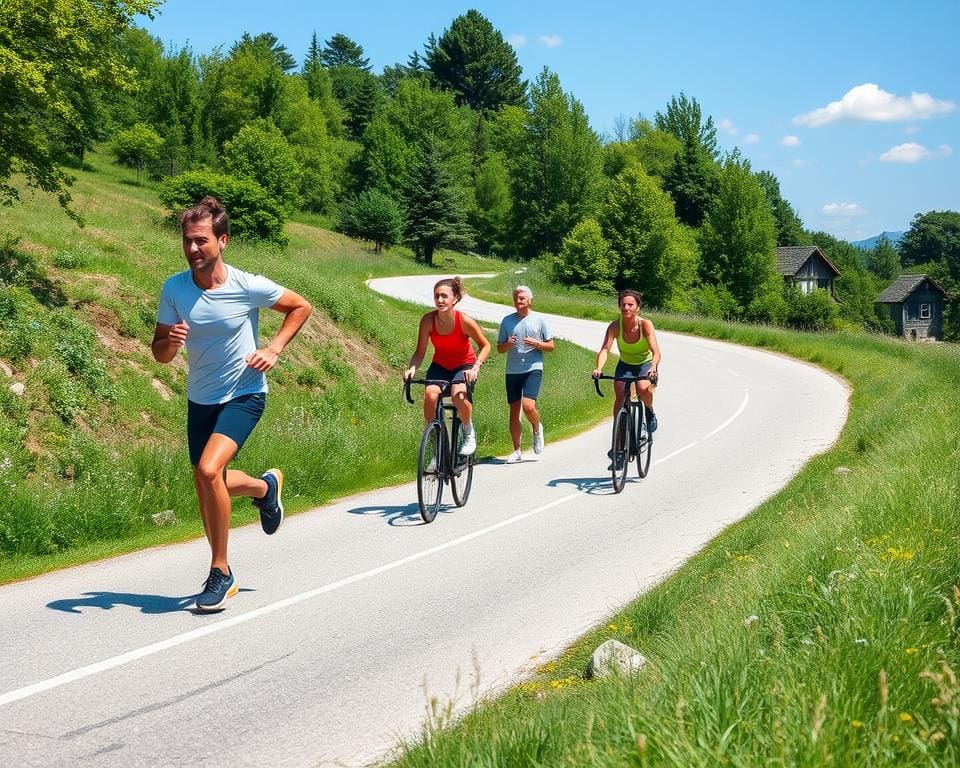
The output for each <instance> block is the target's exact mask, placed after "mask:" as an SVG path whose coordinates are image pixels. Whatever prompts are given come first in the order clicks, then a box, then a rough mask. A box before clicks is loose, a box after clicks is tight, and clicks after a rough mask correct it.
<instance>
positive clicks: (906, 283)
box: [876, 275, 947, 341]
mask: <svg viewBox="0 0 960 768" xmlns="http://www.w3.org/2000/svg"><path fill="white" fill-rule="evenodd" d="M946 300H947V292H946V291H945V290H943V288H941V287H940V286H939V285H937V284H936V283H935V282H934V281H933V280H931V279H930V278H929V277H927V276H926V275H900V277H898V278H897V279H896V280H894V281H893V282H892V283H890V285H889V286H888V287H887V289H886V290H885V291H884V292H883V293H881V294H880V295H879V296H877V298H876V303H877V304H885V305H886V308H887V311H888V312H889V313H890V319H891V320H893V324H894V326H895V327H896V332H897V335H898V336H906V337H907V338H910V339H914V340H919V339H927V340H930V341H936V340H937V339H939V338H942V336H943V309H944V305H945V303H946Z"/></svg>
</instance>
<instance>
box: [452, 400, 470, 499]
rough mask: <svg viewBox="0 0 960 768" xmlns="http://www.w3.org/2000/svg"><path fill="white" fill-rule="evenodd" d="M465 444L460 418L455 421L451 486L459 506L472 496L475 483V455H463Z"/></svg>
mask: <svg viewBox="0 0 960 768" xmlns="http://www.w3.org/2000/svg"><path fill="white" fill-rule="evenodd" d="M462 445H463V424H461V423H460V419H457V420H456V421H455V422H454V423H453V448H454V450H453V477H452V478H451V480H450V488H451V490H452V491H453V500H454V501H455V502H456V504H457V506H458V507H462V506H463V505H464V504H466V503H467V498H468V497H469V496H470V487H471V486H472V485H473V456H461V455H460V446H462Z"/></svg>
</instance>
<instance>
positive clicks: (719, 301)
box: [690, 285, 743, 320]
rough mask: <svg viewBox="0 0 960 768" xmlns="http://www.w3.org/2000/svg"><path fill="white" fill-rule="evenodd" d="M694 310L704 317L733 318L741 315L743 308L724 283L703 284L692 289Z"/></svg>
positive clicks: (691, 299)
mask: <svg viewBox="0 0 960 768" xmlns="http://www.w3.org/2000/svg"><path fill="white" fill-rule="evenodd" d="M690 302H691V304H692V305H693V311H694V312H695V313H697V314H698V315H703V316H704V317H713V318H716V319H718V320H732V319H734V318H737V317H739V316H740V314H741V313H742V312H743V308H742V307H741V306H740V305H739V304H738V303H737V300H736V299H735V298H734V296H733V294H732V293H730V291H729V290H727V288H726V286H723V285H701V286H700V287H699V288H694V289H693V290H692V291H690Z"/></svg>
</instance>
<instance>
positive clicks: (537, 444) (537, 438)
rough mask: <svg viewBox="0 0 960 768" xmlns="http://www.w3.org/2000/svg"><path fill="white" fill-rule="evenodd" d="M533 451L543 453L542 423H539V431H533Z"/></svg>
mask: <svg viewBox="0 0 960 768" xmlns="http://www.w3.org/2000/svg"><path fill="white" fill-rule="evenodd" d="M533 452H534V453H536V454H540V453H543V424H541V425H540V431H539V432H534V433H533Z"/></svg>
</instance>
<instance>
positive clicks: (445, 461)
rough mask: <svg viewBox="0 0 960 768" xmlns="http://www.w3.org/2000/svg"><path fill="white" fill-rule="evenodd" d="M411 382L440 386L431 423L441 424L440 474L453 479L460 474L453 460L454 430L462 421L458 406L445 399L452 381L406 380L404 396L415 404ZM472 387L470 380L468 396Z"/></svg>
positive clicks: (425, 385)
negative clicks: (447, 415) (445, 415)
mask: <svg viewBox="0 0 960 768" xmlns="http://www.w3.org/2000/svg"><path fill="white" fill-rule="evenodd" d="M411 384H422V385H423V386H424V387H429V386H437V387H440V398H439V399H438V400H437V410H436V413H434V415H433V418H432V419H431V420H430V422H429V423H430V424H439V425H440V439H441V440H442V444H441V451H440V466H439V468H438V469H439V471H440V475H441V476H442V477H443V479H444V480H445V481H449V480H452V479H453V478H454V477H456V476H457V475H458V474H459V473H458V472H457V471H456V462H455V461H454V460H453V459H454V456H453V446H452V442H453V432H454V428H455V427H456V425H457V424H460V423H461V422H460V416H459V414H458V413H457V409H456V406H453V405H450V404H449V403H447V402H446V401H445V398H446V397H448V391H449V387H450V382H449V381H444V380H442V379H410V380H409V381H405V382H404V384H403V396H404V397H405V398H406V400H407V402H408V403H410V404H411V405H413V404H414V400H413V396H412V395H411V394H410V385H411ZM472 389H473V387H471V385H470V383H469V382H468V383H467V397H469V396H470V394H471V392H472ZM445 413H448V414H449V415H450V421H449V422H448V421H447V419H446V418H444V414H445Z"/></svg>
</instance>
